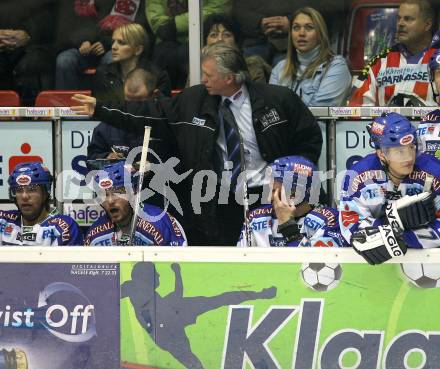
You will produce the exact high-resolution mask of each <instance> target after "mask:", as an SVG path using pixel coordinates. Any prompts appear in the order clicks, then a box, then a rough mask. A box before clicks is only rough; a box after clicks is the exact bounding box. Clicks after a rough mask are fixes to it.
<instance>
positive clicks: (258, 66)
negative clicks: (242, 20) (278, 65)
mask: <svg viewBox="0 0 440 369" xmlns="http://www.w3.org/2000/svg"><path fill="white" fill-rule="evenodd" d="M203 40H204V42H205V45H212V44H215V43H217V42H224V43H226V44H228V45H231V46H235V47H237V48H238V49H240V50H241V44H242V35H241V29H240V25H239V24H238V23H237V22H236V21H235V20H234V19H232V18H231V17H229V16H227V15H225V14H211V15H209V16H208V17H206V19H205V22H204V23H203ZM245 61H246V64H247V67H248V70H249V74H250V76H251V80H252V81H254V82H263V83H267V82H268V81H269V77H270V73H271V71H272V68H271V66H270V65H269V64H267V63H266V62H265V60H264V59H263V58H262V57H261V56H259V55H250V56H248V57H246V58H245Z"/></svg>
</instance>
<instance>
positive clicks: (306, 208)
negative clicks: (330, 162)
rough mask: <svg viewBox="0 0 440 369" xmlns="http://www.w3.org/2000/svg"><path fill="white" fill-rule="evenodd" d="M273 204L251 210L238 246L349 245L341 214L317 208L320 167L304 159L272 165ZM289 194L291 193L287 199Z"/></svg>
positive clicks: (284, 159) (289, 158) (291, 158)
mask: <svg viewBox="0 0 440 369" xmlns="http://www.w3.org/2000/svg"><path fill="white" fill-rule="evenodd" d="M270 169H271V176H272V180H273V184H272V186H273V187H272V194H271V204H267V205H263V206H260V207H258V208H256V209H253V210H251V211H249V213H248V217H247V222H246V223H245V225H244V227H243V230H242V232H241V236H240V239H239V241H238V244H237V245H238V246H248V242H247V239H246V238H250V244H251V246H260V247H270V246H272V247H275V246H281V247H282V246H327V247H331V246H348V244H347V243H346V242H345V239H344V238H343V237H342V235H341V234H340V231H339V225H338V212H337V210H336V209H331V208H327V207H321V206H319V207H315V205H316V204H317V203H318V201H319V195H320V180H319V177H318V176H315V175H314V174H317V168H316V165H315V164H313V163H312V162H311V161H310V160H308V159H306V158H304V157H301V156H285V157H281V158H278V159H276V160H274V162H273V163H271V164H270ZM286 194H289V195H288V196H286Z"/></svg>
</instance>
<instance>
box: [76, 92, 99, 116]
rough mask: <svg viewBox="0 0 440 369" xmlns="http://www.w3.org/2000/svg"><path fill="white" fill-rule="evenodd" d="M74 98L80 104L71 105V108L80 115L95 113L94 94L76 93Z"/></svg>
mask: <svg viewBox="0 0 440 369" xmlns="http://www.w3.org/2000/svg"><path fill="white" fill-rule="evenodd" d="M72 100H73V101H75V102H77V103H79V104H80V105H77V106H71V107H70V109H71V110H72V111H74V112H75V113H76V114H78V115H93V114H94V113H95V108H96V98H94V97H93V96H88V95H82V94H75V95H73V96H72Z"/></svg>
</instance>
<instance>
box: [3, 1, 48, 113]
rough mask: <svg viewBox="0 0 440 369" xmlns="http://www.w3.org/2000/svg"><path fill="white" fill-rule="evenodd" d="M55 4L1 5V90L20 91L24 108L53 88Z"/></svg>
mask: <svg viewBox="0 0 440 369" xmlns="http://www.w3.org/2000/svg"><path fill="white" fill-rule="evenodd" d="M53 2H54V0H23V1H11V0H6V1H5V0H4V1H1V2H0V89H2V90H9V89H12V90H16V91H17V92H18V93H19V94H20V96H21V100H22V104H23V105H32V104H33V99H34V97H35V95H36V94H37V92H38V90H40V89H50V88H51V87H52V84H51V82H52V78H51V74H52V69H53V66H52V65H53V64H52V55H51V54H50V43H51V42H52V36H53V23H52V21H53V19H54V17H53V14H52V8H53Z"/></svg>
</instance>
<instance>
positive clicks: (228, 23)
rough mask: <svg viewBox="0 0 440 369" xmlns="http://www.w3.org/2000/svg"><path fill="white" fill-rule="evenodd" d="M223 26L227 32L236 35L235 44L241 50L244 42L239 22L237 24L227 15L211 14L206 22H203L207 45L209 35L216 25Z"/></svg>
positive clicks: (204, 37)
mask: <svg viewBox="0 0 440 369" xmlns="http://www.w3.org/2000/svg"><path fill="white" fill-rule="evenodd" d="M220 24H221V25H222V26H223V27H225V29H226V30H228V31H229V32H231V33H232V34H233V35H234V38H235V43H236V44H237V46H238V47H239V48H241V44H242V41H243V37H242V34H241V27H240V24H239V23H238V22H236V21H235V20H234V19H233V18H231V17H229V16H227V15H226V14H211V15H208V16H207V17H206V18H205V22H203V41H204V44H205V45H206V43H207V40H208V35H209V33H210V32H211V28H212V27H213V26H215V25H220Z"/></svg>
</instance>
